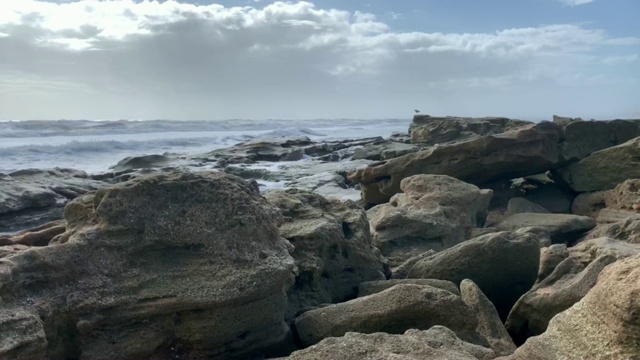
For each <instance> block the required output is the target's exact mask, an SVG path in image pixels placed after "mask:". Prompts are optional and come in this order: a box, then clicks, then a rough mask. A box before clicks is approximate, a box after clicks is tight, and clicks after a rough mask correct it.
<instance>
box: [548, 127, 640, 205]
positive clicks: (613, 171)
mask: <svg viewBox="0 0 640 360" xmlns="http://www.w3.org/2000/svg"><path fill="white" fill-rule="evenodd" d="M638 158H640V137H637V138H635V139H632V140H629V141H627V142H625V143H623V144H620V145H617V146H613V147H610V148H607V149H604V150H600V151H596V152H594V153H593V154H591V155H589V156H587V157H586V158H584V159H582V160H580V161H578V162H576V163H573V164H570V165H568V166H566V167H564V168H562V169H561V170H560V174H561V175H562V177H563V178H564V180H565V181H566V182H567V183H568V184H569V185H570V186H571V188H572V189H573V190H574V191H576V192H588V191H600V190H609V189H613V188H615V187H616V186H617V185H618V184H620V183H622V182H624V181H625V180H627V179H634V178H640V166H639V165H640V162H639V161H638Z"/></svg>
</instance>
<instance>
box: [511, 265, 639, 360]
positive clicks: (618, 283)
mask: <svg viewBox="0 0 640 360" xmlns="http://www.w3.org/2000/svg"><path fill="white" fill-rule="evenodd" d="M638 279H640V255H637V256H634V257H632V258H627V259H624V260H620V261H617V262H616V263H615V264H612V265H610V266H608V267H607V268H606V269H605V270H603V271H602V273H601V274H600V276H599V277H598V281H597V284H596V285H595V286H594V287H593V288H592V289H591V290H590V291H589V292H588V293H587V295H586V296H585V297H584V298H583V299H582V300H580V301H579V302H578V303H576V304H574V305H573V306H571V307H570V308H569V309H567V310H565V311H564V312H561V313H559V314H558V315H556V316H555V317H554V318H553V319H552V320H551V321H550V323H549V326H548V328H547V330H546V331H545V332H544V333H543V334H542V335H540V336H535V337H532V338H530V339H528V340H527V342H526V343H525V344H524V345H522V346H521V347H519V348H518V349H517V350H516V352H515V353H514V354H513V355H510V356H508V357H506V358H504V360H532V359H536V360H559V359H612V360H613V359H616V360H617V359H620V360H622V359H629V360H631V359H637V358H638V354H640V323H639V322H638V313H640V298H639V297H638V292H640V281H638Z"/></svg>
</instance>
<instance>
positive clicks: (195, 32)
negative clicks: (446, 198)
mask: <svg viewBox="0 0 640 360" xmlns="http://www.w3.org/2000/svg"><path fill="white" fill-rule="evenodd" d="M639 15H640V1H639V0H483V1H479V0H394V1H391V0H349V1H345V0H311V1H287V2H281V1H277V2H274V1H268V0H216V1H211V0H198V1H186V0H184V1H174V0H168V1H148V0H145V1H134V0H111V1H99V0H79V1H69V0H64V1H63V0H55V1H54V0H48V1H44V0H39V1H36V0H0V120H26V119H95V120H98V119H177V120H178V119H236V118H242V119H276V118H277V119H331V118H360V119H369V118H370V119H382V118H410V117H411V116H412V114H413V112H414V109H419V110H420V111H421V112H422V113H423V114H430V115H434V116H436V115H455V116H508V117H512V118H521V119H540V120H542V119H550V118H551V117H552V115H554V114H556V115H561V116H571V117H583V118H586V119H591V118H596V119H612V118H640V95H639V94H640V21H638V16H639Z"/></svg>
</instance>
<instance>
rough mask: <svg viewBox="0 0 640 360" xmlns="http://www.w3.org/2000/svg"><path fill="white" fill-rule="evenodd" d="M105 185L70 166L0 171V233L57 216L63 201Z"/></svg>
mask: <svg viewBox="0 0 640 360" xmlns="http://www.w3.org/2000/svg"><path fill="white" fill-rule="evenodd" d="M105 185H107V184H106V183H104V182H102V181H96V180H91V179H89V178H88V176H87V174H86V173H84V172H82V171H76V170H70V169H50V170H36V169H28V170H20V171H15V172H12V173H9V174H1V173H0V233H2V232H12V231H18V230H24V229H28V228H31V227H35V226H39V225H42V224H45V223H47V222H50V221H55V220H60V219H62V213H63V209H64V205H65V204H66V203H68V202H69V201H70V200H72V199H74V198H76V197H78V196H80V195H82V194H84V193H86V192H88V191H91V190H95V189H98V188H100V187H103V186H105Z"/></svg>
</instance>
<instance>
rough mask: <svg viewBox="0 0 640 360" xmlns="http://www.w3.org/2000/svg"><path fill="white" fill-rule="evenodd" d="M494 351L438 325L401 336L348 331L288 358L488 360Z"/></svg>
mask: <svg viewBox="0 0 640 360" xmlns="http://www.w3.org/2000/svg"><path fill="white" fill-rule="evenodd" d="M495 356H496V355H495V353H494V352H493V351H491V350H490V349H487V348H484V347H482V346H478V345H474V344H470V343H468V342H465V341H463V340H460V339H459V338H458V337H457V336H456V334H455V333H454V332H453V331H451V330H449V329H447V328H445V327H442V326H434V327H432V328H431V329H429V330H426V331H420V330H415V329H412V330H408V331H407V332H405V333H404V334H402V335H389V334H385V333H375V334H360V333H353V332H348V333H346V334H345V335H344V336H342V337H338V338H335V337H331V338H327V339H324V340H322V341H321V342H320V343H318V344H316V345H314V346H311V347H309V348H307V349H304V350H300V351H296V352H294V353H293V354H291V356H290V357H289V358H288V359H290V360H328V359H331V360H415V359H420V360H491V359H493V358H495Z"/></svg>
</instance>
